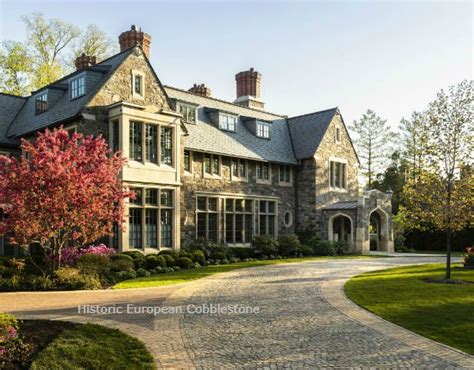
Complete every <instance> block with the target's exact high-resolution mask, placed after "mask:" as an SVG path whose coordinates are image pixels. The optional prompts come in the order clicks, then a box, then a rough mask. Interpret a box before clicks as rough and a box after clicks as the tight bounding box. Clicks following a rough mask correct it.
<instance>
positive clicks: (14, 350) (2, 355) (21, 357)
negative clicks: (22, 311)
mask: <svg viewBox="0 0 474 370" xmlns="http://www.w3.org/2000/svg"><path fill="white" fill-rule="evenodd" d="M32 352H33V346H32V345H31V344H30V343H27V342H25V341H24V340H23V338H22V337H20V336H19V334H18V321H17V319H16V317H15V316H13V315H9V314H6V313H0V368H2V369H8V368H17V367H23V366H25V365H26V363H27V362H28V359H29V358H30V356H31V354H32Z"/></svg>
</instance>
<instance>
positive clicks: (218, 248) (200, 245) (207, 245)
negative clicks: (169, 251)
mask: <svg viewBox="0 0 474 370" xmlns="http://www.w3.org/2000/svg"><path fill="white" fill-rule="evenodd" d="M186 249H187V250H189V251H195V250H200V251H202V252H204V254H205V257H206V259H208V258H212V259H216V257H215V254H216V253H218V254H222V253H224V254H226V253H227V250H226V247H225V246H224V245H223V244H218V243H215V242H212V241H209V240H205V239H202V238H200V239H196V240H195V241H193V242H192V243H191V244H189V245H188V247H187V248H186Z"/></svg>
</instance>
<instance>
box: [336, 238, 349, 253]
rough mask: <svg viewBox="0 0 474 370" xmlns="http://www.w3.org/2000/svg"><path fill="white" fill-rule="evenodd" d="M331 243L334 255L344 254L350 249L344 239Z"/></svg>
mask: <svg viewBox="0 0 474 370" xmlns="http://www.w3.org/2000/svg"><path fill="white" fill-rule="evenodd" d="M333 245H334V250H335V252H336V255H338V256H344V255H346V254H349V253H350V251H351V249H350V248H349V244H347V242H346V241H344V240H338V241H337V242H334V243H333Z"/></svg>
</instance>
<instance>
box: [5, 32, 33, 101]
mask: <svg viewBox="0 0 474 370" xmlns="http://www.w3.org/2000/svg"><path fill="white" fill-rule="evenodd" d="M31 71H32V68H31V57H30V55H29V53H28V50H27V49H26V48H25V46H24V45H23V44H22V43H21V42H17V41H4V42H2V44H1V49H0V91H2V92H4V93H7V94H13V95H27V94H28V93H29V90H30V89H29V87H30V83H31V81H30V73H31Z"/></svg>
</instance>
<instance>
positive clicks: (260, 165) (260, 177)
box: [256, 163, 263, 179]
mask: <svg viewBox="0 0 474 370" xmlns="http://www.w3.org/2000/svg"><path fill="white" fill-rule="evenodd" d="M256 167H257V178H258V179H262V178H263V171H262V163H257V164H256Z"/></svg>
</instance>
